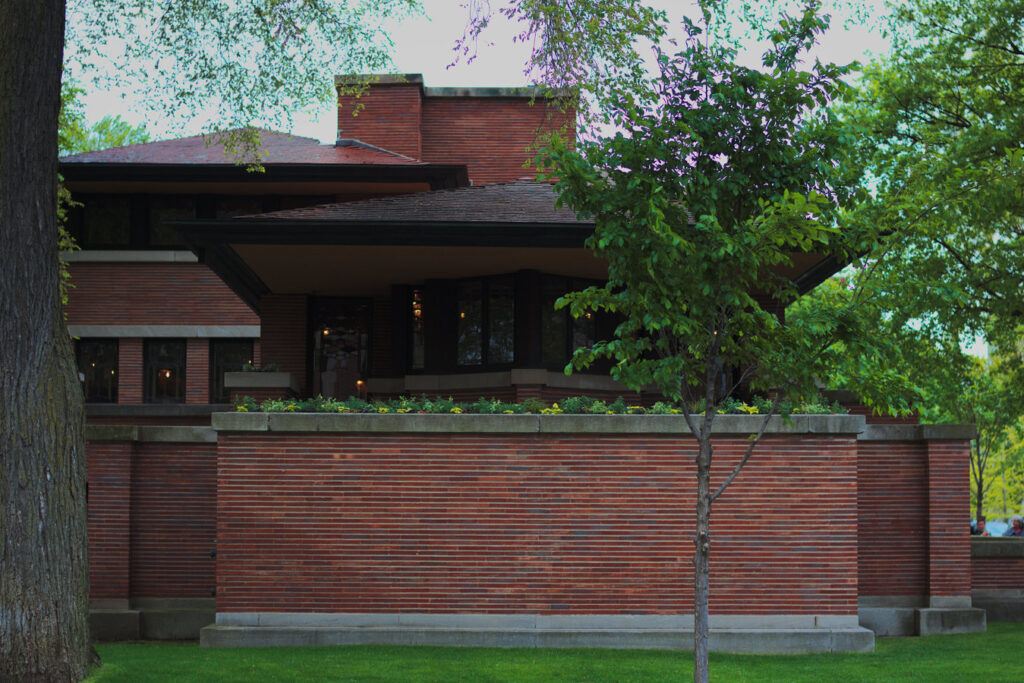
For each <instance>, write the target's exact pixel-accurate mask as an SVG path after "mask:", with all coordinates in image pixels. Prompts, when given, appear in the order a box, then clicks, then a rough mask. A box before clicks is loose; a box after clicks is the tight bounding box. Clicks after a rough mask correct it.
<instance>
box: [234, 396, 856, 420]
mask: <svg viewBox="0 0 1024 683" xmlns="http://www.w3.org/2000/svg"><path fill="white" fill-rule="evenodd" d="M634 400H635V399H634ZM770 409H771V401H770V400H768V399H764V398H760V397H757V398H753V399H751V401H750V403H744V402H743V401H740V400H738V399H733V398H729V399H726V400H725V401H723V402H722V403H721V405H720V406H719V410H718V412H719V413H722V414H732V415H743V414H750V415H764V414H766V413H767V412H768V411H769V410H770ZM235 410H236V411H238V412H242V413H247V412H256V411H263V412H266V413H378V414H388V413H398V414H405V413H434V414H455V415H458V414H473V415H502V414H504V415H513V414H524V413H528V414H533V415H552V414H554V415H558V414H569V415H679V414H681V413H682V412H683V410H684V409H683V406H680V405H676V404H674V403H670V402H667V401H658V402H657V403H655V404H654V405H652V406H650V407H648V408H645V407H644V406H641V405H639V402H634V403H630V402H628V401H627V400H626V399H625V398H623V397H622V396H619V397H617V398H616V399H615V400H614V401H612V402H611V403H605V402H604V401H600V400H596V399H594V398H591V397H590V396H567V397H566V398H563V399H561V400H559V401H556V402H554V403H551V404H548V403H545V402H544V401H541V400H540V399H538V398H528V399H526V400H525V401H523V402H522V403H507V402H505V401H502V400H500V399H496V398H480V399H477V400H476V401H473V402H472V403H460V402H457V401H455V399H453V398H452V397H451V396H448V397H443V396H434V397H429V396H426V395H425V394H423V395H420V396H419V397H409V396H400V397H398V398H391V399H375V400H373V401H366V400H364V399H362V398H359V397H356V396H350V397H349V398H347V399H345V400H339V399H335V398H325V397H323V396H316V397H315V398H307V399H303V400H299V399H295V398H275V399H267V400H265V401H263V402H262V403H260V404H257V403H256V401H255V399H253V398H252V397H249V396H240V397H238V398H237V399H236V400H235ZM692 412H693V413H702V412H703V401H701V402H698V404H696V405H695V406H694V407H693V409H692ZM776 412H778V413H779V414H781V415H789V414H803V415H824V414H835V413H845V412H846V410H845V409H844V408H842V406H840V405H839V404H838V403H837V402H832V403H828V402H827V401H826V400H825V399H823V398H821V397H820V396H819V397H817V398H815V399H814V400H812V401H808V402H806V403H802V404H800V405H796V406H793V405H792V404H789V403H782V404H780V405H779V406H778V407H777V410H776Z"/></svg>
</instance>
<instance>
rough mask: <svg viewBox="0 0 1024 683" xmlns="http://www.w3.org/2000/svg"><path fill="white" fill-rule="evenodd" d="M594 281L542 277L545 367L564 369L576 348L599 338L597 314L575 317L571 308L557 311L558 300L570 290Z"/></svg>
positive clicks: (541, 325) (542, 341) (579, 288)
mask: <svg viewBox="0 0 1024 683" xmlns="http://www.w3.org/2000/svg"><path fill="white" fill-rule="evenodd" d="M592 284H594V283H593V282H589V281H586V280H578V279H574V278H567V277H559V276H557V275H544V276H542V279H541V302H540V312H539V313H540V317H541V322H540V329H541V330H543V333H542V335H541V359H542V361H543V364H544V366H545V367H548V368H552V369H554V368H562V367H565V364H566V363H568V362H569V359H570V358H572V354H573V351H575V350H576V349H578V348H580V347H582V346H589V345H591V344H593V343H594V341H595V340H596V339H597V332H596V330H597V328H596V321H595V319H594V315H593V314H592V313H587V314H585V315H584V316H583V317H580V318H573V317H572V315H571V314H570V313H569V308H568V307H565V308H562V309H559V310H555V303H556V302H557V301H558V300H559V299H560V298H561V297H563V296H565V294H566V293H568V292H576V291H579V290H581V289H584V288H586V287H588V286H590V285H592Z"/></svg>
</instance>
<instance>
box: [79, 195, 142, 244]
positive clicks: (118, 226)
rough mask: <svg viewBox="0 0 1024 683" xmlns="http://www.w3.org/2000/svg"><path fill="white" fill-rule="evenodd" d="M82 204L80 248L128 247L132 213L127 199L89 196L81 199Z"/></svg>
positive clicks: (122, 197)
mask: <svg viewBox="0 0 1024 683" xmlns="http://www.w3.org/2000/svg"><path fill="white" fill-rule="evenodd" d="M82 204H83V207H82V243H81V246H82V247H85V248H93V249H96V248H103V247H127V246H129V244H130V243H131V214H132V211H131V202H130V201H129V199H128V197H124V196H106V195H91V196H89V197H85V198H83V200H82Z"/></svg>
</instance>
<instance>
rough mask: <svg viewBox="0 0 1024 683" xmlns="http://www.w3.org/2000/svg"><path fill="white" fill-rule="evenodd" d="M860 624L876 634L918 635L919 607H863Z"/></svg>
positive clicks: (858, 614) (881, 635)
mask: <svg viewBox="0 0 1024 683" xmlns="http://www.w3.org/2000/svg"><path fill="white" fill-rule="evenodd" d="M857 616H858V617H859V618H860V625H861V626H863V627H864V628H867V629H871V631H873V632H874V634H875V635H876V636H879V637H883V636H916V635H917V609H916V608H914V607H861V608H860V609H858V610H857Z"/></svg>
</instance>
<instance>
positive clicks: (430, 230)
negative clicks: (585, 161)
mask: <svg viewBox="0 0 1024 683" xmlns="http://www.w3.org/2000/svg"><path fill="white" fill-rule="evenodd" d="M174 227H175V228H176V229H177V230H178V231H179V232H180V233H181V235H182V236H183V237H184V239H185V241H186V242H187V243H188V244H189V245H190V247H191V248H192V249H193V250H194V251H195V252H196V254H197V255H199V258H200V260H201V261H202V262H204V263H206V265H207V266H209V267H210V268H211V269H212V270H213V271H214V272H215V273H217V275H218V276H219V277H220V278H221V279H222V280H224V282H225V283H227V285H228V286H229V287H231V289H232V290H234V292H235V293H236V294H238V295H239V297H241V298H242V299H243V300H244V301H245V302H246V303H247V304H249V306H251V307H252V308H253V309H254V310H257V311H258V310H259V301H260V298H261V297H262V296H263V295H265V294H269V293H271V292H273V293H310V294H312V293H316V294H324V295H328V294H330V295H348V296H368V295H371V294H373V293H380V292H381V291H382V290H383V291H386V289H387V287H389V286H390V285H392V284H415V283H418V282H422V281H423V280H426V279H431V278H440V277H444V278H458V277H472V276H479V275H488V274H495V273H501V272H506V273H507V272H515V271H517V270H524V269H537V270H545V271H549V272H559V273H562V274H566V275H574V276H578V277H588V278H593V277H604V273H606V272H607V271H606V265H605V264H604V262H603V261H601V260H599V259H597V258H596V257H595V256H594V255H593V254H592V252H591V251H590V250H589V249H587V248H586V247H585V246H584V243H585V241H586V239H587V237H589V236H590V235H591V233H592V232H593V227H594V226H593V225H592V224H589V223H481V222H473V223H459V222H454V221H453V222H430V223H427V222H398V221H379V222H358V223H356V222H340V221H284V220H245V219H234V220H229V221H188V222H180V223H174Z"/></svg>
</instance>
